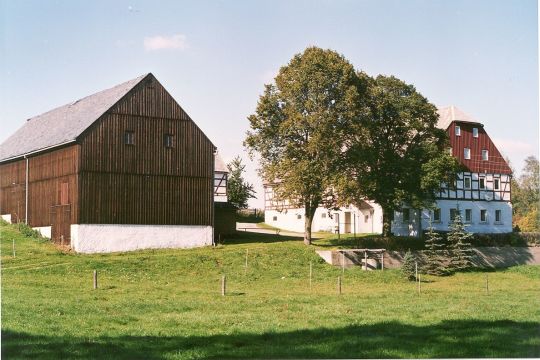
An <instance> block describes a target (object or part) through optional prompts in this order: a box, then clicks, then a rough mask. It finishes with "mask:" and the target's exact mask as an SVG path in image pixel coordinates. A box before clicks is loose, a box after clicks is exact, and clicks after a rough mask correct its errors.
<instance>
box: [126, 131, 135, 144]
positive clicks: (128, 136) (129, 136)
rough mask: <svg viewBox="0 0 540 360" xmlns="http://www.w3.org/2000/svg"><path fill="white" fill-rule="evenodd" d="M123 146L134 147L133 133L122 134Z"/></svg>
mask: <svg viewBox="0 0 540 360" xmlns="http://www.w3.org/2000/svg"><path fill="white" fill-rule="evenodd" d="M124 144H126V145H135V133H134V132H133V131H126V132H125V133H124Z"/></svg>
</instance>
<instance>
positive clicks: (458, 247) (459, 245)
mask: <svg viewBox="0 0 540 360" xmlns="http://www.w3.org/2000/svg"><path fill="white" fill-rule="evenodd" d="M449 230H450V231H449V232H448V235H447V238H448V241H449V243H450V245H451V247H452V251H451V260H450V269H451V270H452V271H464V270H469V269H471V268H472V267H473V262H472V259H473V256H474V251H473V250H472V245H471V241H472V239H473V234H471V233H470V232H468V231H467V230H466V229H465V225H464V224H463V220H462V218H461V214H460V213H459V209H458V212H457V214H456V217H455V218H454V220H453V221H452V222H451V223H450V226H449Z"/></svg>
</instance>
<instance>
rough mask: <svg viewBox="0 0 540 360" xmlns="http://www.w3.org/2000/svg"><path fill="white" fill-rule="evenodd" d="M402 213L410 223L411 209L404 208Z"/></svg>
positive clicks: (405, 220) (405, 221) (404, 220)
mask: <svg viewBox="0 0 540 360" xmlns="http://www.w3.org/2000/svg"><path fill="white" fill-rule="evenodd" d="M402 214H403V222H404V223H408V222H409V221H411V209H408V208H404V209H403V211H402Z"/></svg>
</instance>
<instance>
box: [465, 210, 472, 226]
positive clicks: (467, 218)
mask: <svg viewBox="0 0 540 360" xmlns="http://www.w3.org/2000/svg"><path fill="white" fill-rule="evenodd" d="M471 221H472V209H465V222H468V223H470V222H471Z"/></svg>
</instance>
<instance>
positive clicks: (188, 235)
mask: <svg viewBox="0 0 540 360" xmlns="http://www.w3.org/2000/svg"><path fill="white" fill-rule="evenodd" d="M212 236H213V229H212V226H201V225H118V224H113V225H105V224H75V225H71V247H72V248H73V250H75V251H76V252H80V253H109V252H118V251H132V250H140V249H160V248H194V247H201V246H208V245H212Z"/></svg>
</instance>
